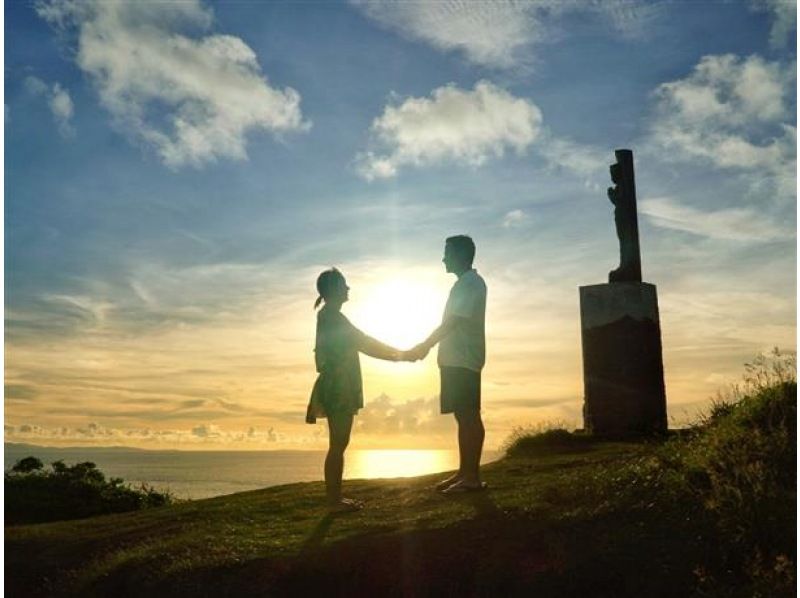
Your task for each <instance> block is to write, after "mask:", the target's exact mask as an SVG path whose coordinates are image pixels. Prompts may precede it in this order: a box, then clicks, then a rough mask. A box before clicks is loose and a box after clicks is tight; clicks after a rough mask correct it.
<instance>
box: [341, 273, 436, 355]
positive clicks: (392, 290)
mask: <svg viewBox="0 0 800 598" xmlns="http://www.w3.org/2000/svg"><path fill="white" fill-rule="evenodd" d="M447 292H448V291H447V286H446V284H445V285H442V284H435V283H433V282H431V281H420V280H415V279H413V278H407V277H397V278H395V277H393V278H392V279H390V280H382V281H376V282H375V283H374V284H372V285H370V286H368V287H365V288H364V289H363V291H360V289H355V290H354V291H351V304H350V305H348V306H347V307H346V308H345V309H346V310H347V312H348V314H349V316H350V319H351V320H352V322H353V323H354V324H355V325H356V326H358V327H359V328H360V329H361V330H362V331H364V332H365V333H366V334H368V335H370V336H372V337H374V338H376V339H378V340H379V341H381V342H384V343H387V344H389V345H392V346H394V347H397V348H399V349H409V348H411V347H413V346H414V345H416V344H417V343H419V342H422V341H423V340H425V338H426V337H427V336H428V335H429V334H430V333H431V332H432V331H433V329H434V328H436V327H437V326H438V325H439V324H440V323H441V321H442V311H443V309H444V304H445V301H446V300H447Z"/></svg>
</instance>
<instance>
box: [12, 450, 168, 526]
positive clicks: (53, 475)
mask: <svg viewBox="0 0 800 598" xmlns="http://www.w3.org/2000/svg"><path fill="white" fill-rule="evenodd" d="M4 487H5V517H6V523H11V524H15V523H41V522H46V521H58V520H62V519H82V518H84V517H92V516H94V515H103V514H108V513H122V512H125V511H135V510H137V509H144V508H149V507H158V506H162V505H166V504H170V503H172V502H173V498H172V496H171V495H170V494H169V493H162V492H157V491H156V490H155V489H153V488H151V487H149V486H147V485H144V484H142V486H141V487H139V488H132V487H130V486H129V485H126V484H125V483H124V482H123V480H122V479H121V478H111V479H109V480H106V477H105V475H104V474H103V472H102V471H100V470H99V469H97V466H96V465H95V464H94V463H91V462H88V461H87V462H84V463H77V464H75V465H66V464H64V462H63V461H56V462H54V463H53V464H52V466H51V469H50V470H46V469H45V468H44V465H43V464H42V462H41V461H40V460H39V459H37V458H36V457H26V458H24V459H21V460H20V461H18V462H17V463H16V464H15V465H14V466H13V467H12V468H11V471H10V472H8V473H6V474H5V476H4Z"/></svg>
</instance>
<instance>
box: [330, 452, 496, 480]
mask: <svg viewBox="0 0 800 598" xmlns="http://www.w3.org/2000/svg"><path fill="white" fill-rule="evenodd" d="M493 458H496V457H495V456H494V454H493V451H491V452H490V451H487V452H486V453H485V454H484V455H483V458H482V459H481V461H482V462H483V463H486V462H488V461H491V460H493ZM457 468H458V454H457V453H456V452H455V451H451V450H416V449H375V450H356V451H352V453H348V454H347V455H346V457H345V471H344V477H345V478H346V479H355V478H400V477H411V476H418V475H425V474H428V473H438V472H440V471H449V470H453V469H457Z"/></svg>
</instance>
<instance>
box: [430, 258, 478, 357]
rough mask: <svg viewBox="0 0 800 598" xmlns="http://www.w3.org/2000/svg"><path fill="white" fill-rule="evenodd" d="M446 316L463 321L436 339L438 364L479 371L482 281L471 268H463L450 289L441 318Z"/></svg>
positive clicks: (444, 319) (443, 318) (444, 318)
mask: <svg viewBox="0 0 800 598" xmlns="http://www.w3.org/2000/svg"><path fill="white" fill-rule="evenodd" d="M450 316H459V317H462V318H466V320H467V321H466V322H464V323H463V325H461V326H458V327H456V328H455V329H454V330H452V331H451V332H450V334H448V335H447V336H445V337H444V338H443V339H442V340H441V341H439V356H438V360H437V361H438V363H439V367H456V368H467V369H469V370H474V371H476V372H480V371H481V369H482V368H483V364H484V363H486V283H485V282H484V281H483V278H481V277H480V275H479V274H478V273H477V272H476V271H475V270H474V269H472V270H467V271H466V272H464V273H463V274H462V275H461V276H460V277H459V279H458V280H457V281H456V283H455V284H454V285H453V288H452V289H450V295H449V296H448V297H447V304H446V305H445V308H444V316H443V317H442V322H444V321H446V320H447V319H448V318H449V317H450Z"/></svg>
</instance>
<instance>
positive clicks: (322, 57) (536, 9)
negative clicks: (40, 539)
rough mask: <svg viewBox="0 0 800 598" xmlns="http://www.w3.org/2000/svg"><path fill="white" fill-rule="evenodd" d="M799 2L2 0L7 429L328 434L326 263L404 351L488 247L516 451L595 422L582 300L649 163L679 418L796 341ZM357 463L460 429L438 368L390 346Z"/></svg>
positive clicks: (651, 273)
mask: <svg viewBox="0 0 800 598" xmlns="http://www.w3.org/2000/svg"><path fill="white" fill-rule="evenodd" d="M796 37H797V34H796V6H795V2H793V1H792V2H787V1H781V0H733V1H729V2H724V1H715V2H703V1H698V2H661V1H655V2H641V1H639V0H606V1H597V2H578V1H575V2H573V1H570V0H539V1H536V2H524V1H508V0H505V1H502V0H484V1H475V2H467V1H458V0H447V1H441V2H415V1H405V2H396V1H389V0H376V1H365V0H352V1H349V2H344V1H342V2H327V1H314V2H311V1H307V2H304V1H300V2H210V1H207V0H202V1H201V0H185V1H181V2H118V1H114V0H36V1H19V2H7V3H6V5H5V95H4V104H5V188H4V197H5V254H4V255H5V260H4V262H5V341H4V342H5V395H4V396H5V398H4V421H5V440H6V441H16V442H31V443H36V444H43V445H117V446H136V447H143V448H153V449H171V448H179V449H305V448H308V449H311V448H323V447H324V446H325V444H326V440H327V431H326V429H325V425H324V423H320V424H317V425H313V426H312V425H307V424H305V423H304V415H305V406H306V403H307V399H308V395H309V392H310V389H311V386H312V384H313V381H314V379H315V371H314V361H313V344H314V330H315V313H314V310H313V307H312V306H313V302H314V299H315V298H316V291H315V288H314V282H315V279H316V276H317V275H318V274H319V273H320V272H321V271H322V270H323V269H326V268H328V267H331V266H336V267H338V268H339V269H340V270H341V271H342V272H343V273H344V274H345V276H346V277H347V281H348V284H349V286H350V287H351V291H350V297H351V300H350V302H349V303H347V304H345V306H344V308H343V312H344V313H345V314H346V315H347V316H348V317H349V318H350V319H351V321H353V323H354V324H356V325H357V326H359V327H360V328H361V329H362V330H364V332H366V333H368V334H370V335H372V336H374V337H376V338H378V339H380V340H382V341H385V342H387V343H392V344H395V345H397V346H399V347H400V348H409V347H411V346H413V345H414V344H416V343H417V342H419V341H421V340H423V339H424V338H425V337H426V336H427V334H428V333H429V332H430V331H431V330H432V329H433V328H434V327H435V326H436V325H437V324H438V323H439V321H440V318H441V313H442V310H443V307H444V303H445V301H446V298H447V293H448V290H449V288H450V286H451V285H452V284H453V282H454V280H455V279H454V277H453V276H452V275H449V274H447V273H446V272H445V271H444V267H443V265H442V263H441V258H442V254H443V245H444V239H445V238H446V237H448V236H450V235H454V234H469V235H471V236H472V237H473V239H474V240H475V243H476V245H477V255H476V260H475V266H476V268H477V270H478V272H479V273H480V274H481V275H482V276H483V277H484V279H485V280H486V283H487V286H488V307H487V353H488V356H487V364H486V367H485V369H484V371H483V417H484V421H485V424H486V428H487V440H486V446H487V448H496V447H498V446H500V445H502V443H503V441H504V440H505V439H506V438H507V437H508V435H509V434H510V433H511V432H512V430H514V429H515V428H517V427H526V426H534V427H535V426H553V425H565V426H578V427H579V426H581V425H582V421H581V408H582V401H583V399H582V396H583V379H582V378H583V377H582V363H581V338H580V315H579V303H578V287H580V286H582V285H590V284H600V283H604V282H606V281H607V276H608V271H609V270H611V269H614V268H615V267H616V266H617V265H618V263H619V254H618V251H619V249H618V241H617V238H616V234H615V229H614V222H613V206H612V205H611V204H610V202H609V201H608V198H607V196H606V188H607V187H608V186H609V185H611V181H610V178H609V173H608V167H609V165H610V164H612V163H613V162H614V161H615V158H614V150H615V149H618V148H628V149H631V150H633V153H634V160H635V168H636V185H637V195H638V209H639V231H640V232H639V235H640V243H641V254H642V272H643V278H644V280H645V281H646V282H649V283H652V284H655V285H656V286H657V289H658V301H659V309H660V316H661V330H662V343H663V357H664V368H665V384H666V392H667V404H668V413H669V418H670V422H671V425H674V426H677V425H682V424H683V423H685V422H687V421H689V420H691V419H692V418H693V417H695V416H696V414H697V412H698V410H701V409H703V408H704V407H705V406H707V405H708V403H709V400H710V399H711V398H712V397H713V396H715V394H716V393H717V392H718V391H719V390H720V389H724V388H725V387H726V386H727V385H729V384H731V383H734V382H736V381H737V380H739V379H740V377H741V374H742V372H743V364H744V363H745V362H748V361H750V360H752V358H753V357H754V356H755V355H757V354H759V353H760V352H763V351H767V350H769V349H770V348H772V347H779V348H780V349H781V350H784V351H790V350H794V349H795V346H796V282H797V281H796V265H797V263H796V261H797V260H796V243H797V241H796V231H797V227H796V189H797V186H796V172H797V166H796V145H797V144H796V112H797V100H796V69H797V64H796ZM362 369H363V373H364V387H365V399H366V405H365V408H364V409H363V410H362V411H361V413H360V414H359V416H358V417H357V418H356V424H355V430H354V434H353V441H352V444H351V446H352V447H356V448H435V447H439V448H442V447H444V448H447V447H454V446H455V424H454V422H453V421H452V418H451V417H450V416H443V415H439V413H438V371H437V368H436V360H435V355H434V353H433V352H432V353H431V355H430V356H429V357H428V358H427V359H426V360H424V361H422V362H418V363H414V364H409V363H403V364H396V363H389V362H381V361H377V360H374V359H372V358H369V357H362Z"/></svg>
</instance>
